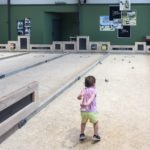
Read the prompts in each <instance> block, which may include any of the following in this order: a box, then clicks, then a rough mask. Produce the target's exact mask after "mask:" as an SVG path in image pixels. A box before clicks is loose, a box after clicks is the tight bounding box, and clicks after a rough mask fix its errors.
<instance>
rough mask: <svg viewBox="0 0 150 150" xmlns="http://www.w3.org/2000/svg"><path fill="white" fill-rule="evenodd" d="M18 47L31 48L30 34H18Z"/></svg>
mask: <svg viewBox="0 0 150 150" xmlns="http://www.w3.org/2000/svg"><path fill="white" fill-rule="evenodd" d="M18 49H19V50H21V51H29V50H30V36H18Z"/></svg>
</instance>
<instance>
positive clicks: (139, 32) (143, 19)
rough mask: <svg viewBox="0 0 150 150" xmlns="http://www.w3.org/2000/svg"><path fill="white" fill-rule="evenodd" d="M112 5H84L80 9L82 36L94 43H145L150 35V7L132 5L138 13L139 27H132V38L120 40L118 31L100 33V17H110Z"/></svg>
mask: <svg viewBox="0 0 150 150" xmlns="http://www.w3.org/2000/svg"><path fill="white" fill-rule="evenodd" d="M109 6H110V5H82V6H81V7H80V31H81V34H82V35H89V36H90V39H91V40H92V41H110V42H111V43H112V44H119V45H121V44H122V45H123V44H134V42H135V41H144V38H145V36H146V35H150V17H149V14H150V5H146V4H143V5H132V10H134V11H137V25H136V26H132V27H131V37H130V38H118V37H117V30H115V31H99V16H105V15H109Z"/></svg>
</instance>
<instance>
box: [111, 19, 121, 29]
mask: <svg viewBox="0 0 150 150" xmlns="http://www.w3.org/2000/svg"><path fill="white" fill-rule="evenodd" d="M113 26H114V28H115V29H122V28H123V25H122V20H121V19H114V20H113Z"/></svg>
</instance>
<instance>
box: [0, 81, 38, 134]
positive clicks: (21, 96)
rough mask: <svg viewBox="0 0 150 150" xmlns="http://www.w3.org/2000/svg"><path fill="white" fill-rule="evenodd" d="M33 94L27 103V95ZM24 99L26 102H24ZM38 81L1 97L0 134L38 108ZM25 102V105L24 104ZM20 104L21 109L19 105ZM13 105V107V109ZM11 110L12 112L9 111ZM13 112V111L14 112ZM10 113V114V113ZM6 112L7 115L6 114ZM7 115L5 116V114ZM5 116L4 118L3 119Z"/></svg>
mask: <svg viewBox="0 0 150 150" xmlns="http://www.w3.org/2000/svg"><path fill="white" fill-rule="evenodd" d="M27 96H31V97H30V98H31V102H30V103H28V104H26V99H25V97H27ZM23 100H24V102H23ZM37 102H38V83H37V82H32V83H30V84H28V85H26V86H24V87H22V88H20V89H18V90H15V91H14V92H12V93H9V94H8V95H6V96H3V97H1V98H0V116H1V119H0V121H1V122H0V136H2V135H3V134H5V133H6V132H7V131H9V130H10V129H11V128H13V126H15V125H16V124H18V123H19V122H20V121H21V120H23V119H25V118H26V117H27V116H29V115H30V114H31V113H32V112H34V111H35V110H36V108H37V106H38V105H37V104H38V103H37ZM23 103H24V104H25V106H23ZM18 105H22V106H19V107H20V109H19V108H18V107H17V106H18ZM11 107H13V108H12V109H11ZM9 110H10V112H9ZM12 112H13V113H12ZM9 113H10V114H9ZM5 114H6V115H5ZM4 115H5V116H4ZM2 118H3V119H2Z"/></svg>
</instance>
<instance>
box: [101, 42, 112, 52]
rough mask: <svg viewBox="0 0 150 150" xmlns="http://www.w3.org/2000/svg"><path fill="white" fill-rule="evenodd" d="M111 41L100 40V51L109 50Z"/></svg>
mask: <svg viewBox="0 0 150 150" xmlns="http://www.w3.org/2000/svg"><path fill="white" fill-rule="evenodd" d="M109 51H110V42H100V52H109Z"/></svg>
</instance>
